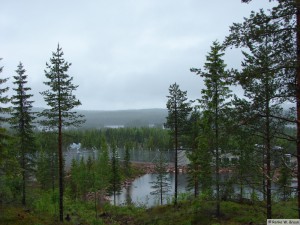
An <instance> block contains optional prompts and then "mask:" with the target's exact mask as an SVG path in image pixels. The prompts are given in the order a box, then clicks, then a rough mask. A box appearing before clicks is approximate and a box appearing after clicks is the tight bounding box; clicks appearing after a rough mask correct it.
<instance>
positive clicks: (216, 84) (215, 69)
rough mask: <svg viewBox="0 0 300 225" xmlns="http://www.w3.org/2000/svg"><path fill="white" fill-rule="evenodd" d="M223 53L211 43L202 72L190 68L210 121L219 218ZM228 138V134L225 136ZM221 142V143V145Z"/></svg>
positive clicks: (224, 80)
mask: <svg viewBox="0 0 300 225" xmlns="http://www.w3.org/2000/svg"><path fill="white" fill-rule="evenodd" d="M223 56H224V52H223V51H222V46H221V45H220V43H219V42H217V41H215V42H213V45H212V46H211V51H210V52H209V53H208V55H207V56H206V63H205V64H204V70H201V69H195V68H192V69H191V71H192V72H195V73H196V74H197V75H200V76H201V77H203V79H204V84H205V87H206V88H204V89H202V91H201V93H202V98H201V99H200V100H199V102H200V105H201V106H200V107H202V109H203V113H204V114H205V116H207V117H208V118H209V121H211V129H212V130H213V131H214V135H213V136H212V140H213V143H212V144H213V149H214V158H215V174H216V202H217V203H216V215H217V216H218V217H219V216H220V201H221V198H220V174H219V169H220V153H221V152H220V150H221V148H222V146H225V143H224V142H223V141H224V140H225V139H226V138H224V137H225V126H224V125H225V122H226V117H227V111H228V108H229V105H230V102H229V101H228V99H230V97H231V94H230V92H231V91H230V89H229V87H228V86H229V84H230V82H228V72H226V71H225V68H226V64H225V63H224V60H223V59H222V57H223ZM226 136H227V137H228V134H226ZM222 142H223V143H222Z"/></svg>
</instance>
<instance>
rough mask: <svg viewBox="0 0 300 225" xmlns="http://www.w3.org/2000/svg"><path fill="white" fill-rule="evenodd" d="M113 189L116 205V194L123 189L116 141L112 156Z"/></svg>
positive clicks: (113, 144) (111, 183)
mask: <svg viewBox="0 0 300 225" xmlns="http://www.w3.org/2000/svg"><path fill="white" fill-rule="evenodd" d="M110 185H111V191H112V193H113V196H114V205H116V195H117V194H118V193H119V191H120V190H121V173H120V163H119V156H118V152H117V149H116V145H115V142H114V141H113V143H112V157H111V180H110Z"/></svg>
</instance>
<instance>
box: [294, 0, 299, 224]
mask: <svg viewBox="0 0 300 225" xmlns="http://www.w3.org/2000/svg"><path fill="white" fill-rule="evenodd" d="M295 1H296V7H297V25H296V29H297V30H296V32H297V69H296V70H297V71H296V73H297V74H296V102H297V105H296V107H297V165H298V170H297V180H298V181H297V184H298V187H297V194H298V218H299V219H300V0H295Z"/></svg>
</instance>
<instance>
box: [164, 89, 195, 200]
mask: <svg viewBox="0 0 300 225" xmlns="http://www.w3.org/2000/svg"><path fill="white" fill-rule="evenodd" d="M169 94H170V95H168V96H167V98H168V101H167V109H168V116H167V122H166V124H165V126H166V127H167V128H169V130H170V136H171V140H172V145H173V146H172V147H173V149H175V162H174V167H175V191H174V204H175V205H176V204H177V186H178V149H179V146H183V145H184V143H183V140H184V139H183V138H184V135H185V134H186V133H187V129H188V126H187V124H188V123H187V121H188V116H189V114H190V112H191V111H192V108H191V106H190V105H191V102H188V101H187V92H186V91H181V90H180V88H179V85H178V84H176V83H174V84H172V85H170V87H169ZM183 147H185V146H183Z"/></svg>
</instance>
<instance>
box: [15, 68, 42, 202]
mask: <svg viewBox="0 0 300 225" xmlns="http://www.w3.org/2000/svg"><path fill="white" fill-rule="evenodd" d="M25 72H26V71H25V69H24V67H23V64H22V63H20V64H19V65H18V69H17V70H16V73H17V75H16V76H14V79H15V81H14V82H13V83H14V84H15V85H16V88H14V89H13V90H14V91H15V95H13V96H12V100H11V103H12V105H13V107H12V112H11V115H12V117H11V118H10V120H9V121H10V124H11V127H12V129H13V130H14V131H15V133H16V137H15V138H16V142H15V147H16V148H17V149H18V155H19V156H20V157H19V163H20V167H21V169H22V173H21V175H22V204H23V205H26V189H27V188H26V186H27V183H28V179H29V176H31V175H32V173H33V171H34V167H35V162H34V158H35V152H36V146H35V141H34V136H33V120H34V118H35V117H34V116H33V112H32V103H33V101H31V100H30V98H31V97H32V96H33V95H32V94H28V91H30V90H31V88H29V87H26V84H27V75H25Z"/></svg>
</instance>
